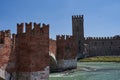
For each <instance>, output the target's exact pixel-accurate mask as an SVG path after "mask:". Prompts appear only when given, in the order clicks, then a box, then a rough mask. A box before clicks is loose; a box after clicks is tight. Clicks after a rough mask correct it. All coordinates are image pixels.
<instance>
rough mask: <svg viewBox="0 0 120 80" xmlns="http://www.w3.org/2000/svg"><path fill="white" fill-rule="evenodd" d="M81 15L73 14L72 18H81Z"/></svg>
mask: <svg viewBox="0 0 120 80" xmlns="http://www.w3.org/2000/svg"><path fill="white" fill-rule="evenodd" d="M83 17H84V16H83V15H73V16H72V19H83Z"/></svg>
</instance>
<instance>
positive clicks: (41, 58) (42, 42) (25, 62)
mask: <svg viewBox="0 0 120 80" xmlns="http://www.w3.org/2000/svg"><path fill="white" fill-rule="evenodd" d="M32 25H34V26H32ZM32 27H33V28H32ZM24 28H25V31H24ZM14 54H15V56H16V61H15V71H10V77H9V80H49V25H45V24H43V25H42V26H40V24H36V23H34V24H32V23H29V24H28V23H26V24H25V26H24V24H23V23H21V24H17V34H16V35H15V52H14Z"/></svg>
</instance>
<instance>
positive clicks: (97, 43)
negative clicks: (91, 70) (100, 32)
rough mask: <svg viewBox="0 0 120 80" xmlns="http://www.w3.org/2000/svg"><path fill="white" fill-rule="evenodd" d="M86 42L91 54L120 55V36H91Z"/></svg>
mask: <svg viewBox="0 0 120 80" xmlns="http://www.w3.org/2000/svg"><path fill="white" fill-rule="evenodd" d="M85 43H86V44H88V55H89V56H110V55H111V56H116V55H120V37H96V38H95V37H94V38H92V37H89V38H86V40H85Z"/></svg>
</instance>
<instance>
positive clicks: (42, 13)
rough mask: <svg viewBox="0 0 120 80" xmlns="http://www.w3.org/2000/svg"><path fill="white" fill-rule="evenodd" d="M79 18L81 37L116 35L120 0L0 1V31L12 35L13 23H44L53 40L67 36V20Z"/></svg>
mask: <svg viewBox="0 0 120 80" xmlns="http://www.w3.org/2000/svg"><path fill="white" fill-rule="evenodd" d="M81 14H83V15H84V32H85V37H87V36H94V37H96V36H100V37H101V36H103V37H104V36H114V35H119V34H120V0H0V30H2V29H11V31H12V33H16V24H17V23H22V22H27V23H29V22H36V23H45V24H50V37H52V38H54V39H55V36H56V35H58V34H68V35H71V34H72V20H71V16H72V15H81Z"/></svg>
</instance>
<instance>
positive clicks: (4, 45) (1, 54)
mask: <svg viewBox="0 0 120 80" xmlns="http://www.w3.org/2000/svg"><path fill="white" fill-rule="evenodd" d="M10 34H11V33H10V30H6V31H0V67H1V66H3V65H5V64H7V63H8V61H9V55H10V53H11V37H10V36H11V35H10Z"/></svg>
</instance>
